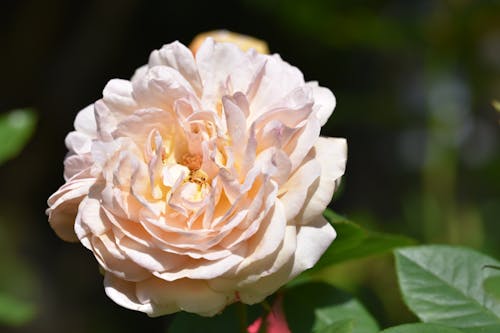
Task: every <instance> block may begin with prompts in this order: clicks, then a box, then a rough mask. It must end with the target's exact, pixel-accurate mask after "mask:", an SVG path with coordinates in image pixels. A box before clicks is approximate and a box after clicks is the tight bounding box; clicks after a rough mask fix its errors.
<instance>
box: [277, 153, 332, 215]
mask: <svg viewBox="0 0 500 333" xmlns="http://www.w3.org/2000/svg"><path fill="white" fill-rule="evenodd" d="M312 155H313V154H312V153H311V154H309V157H308V158H306V161H305V162H304V164H302V165H301V166H300V167H299V168H298V169H297V170H296V171H295V172H294V173H293V175H292V176H291V177H290V179H288V181H287V182H286V184H284V185H283V186H282V187H281V188H280V192H281V193H280V198H279V200H280V201H281V203H282V204H283V206H284V207H287V209H286V219H287V221H291V220H292V219H294V218H295V217H296V216H297V215H298V214H299V213H300V212H301V211H302V210H303V209H304V206H305V205H306V204H307V200H308V191H309V188H311V187H313V188H314V189H315V186H314V185H315V184H314V183H315V182H317V181H319V178H320V174H321V164H320V163H319V162H318V161H317V160H316V159H314V158H313V157H312ZM325 207H326V206H325Z"/></svg>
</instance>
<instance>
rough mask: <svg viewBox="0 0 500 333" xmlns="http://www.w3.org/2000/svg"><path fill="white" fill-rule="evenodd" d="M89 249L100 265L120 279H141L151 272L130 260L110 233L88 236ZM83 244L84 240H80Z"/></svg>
mask: <svg viewBox="0 0 500 333" xmlns="http://www.w3.org/2000/svg"><path fill="white" fill-rule="evenodd" d="M88 242H89V244H90V250H92V252H93V253H94V256H95V258H96V259H97V262H98V263H99V264H100V265H101V267H102V268H103V269H104V270H105V271H107V272H111V273H112V274H114V275H115V276H116V277H118V278H120V279H124V280H127V281H134V282H136V281H142V280H144V279H147V278H149V277H150V276H151V273H150V272H149V271H148V270H146V269H144V268H143V267H141V266H139V265H137V264H136V263H135V262H133V261H132V260H130V259H129V258H128V257H127V256H125V254H124V253H123V252H122V251H121V249H120V248H119V247H118V246H117V244H116V241H115V238H114V236H113V234H112V233H107V234H102V235H100V236H91V237H89V238H88ZM82 244H84V245H85V242H82Z"/></svg>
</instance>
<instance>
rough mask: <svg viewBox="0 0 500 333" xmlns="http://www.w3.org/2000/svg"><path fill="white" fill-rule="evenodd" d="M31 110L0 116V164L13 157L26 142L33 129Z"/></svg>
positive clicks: (34, 117)
mask: <svg viewBox="0 0 500 333" xmlns="http://www.w3.org/2000/svg"><path fill="white" fill-rule="evenodd" d="M35 123H36V115H35V113H34V112H33V111H32V110H29V109H19V110H14V111H10V112H8V113H5V114H2V115H0V142H1V143H2V144H1V145H0V163H3V162H5V161H6V160H8V159H11V158H13V157H15V156H16V155H17V154H18V153H19V152H20V151H21V149H22V148H23V147H24V145H25V144H26V143H27V142H28V140H29V138H30V137H31V134H32V133H33V130H34V129H35Z"/></svg>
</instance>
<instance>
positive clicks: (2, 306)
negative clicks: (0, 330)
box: [0, 293, 36, 326]
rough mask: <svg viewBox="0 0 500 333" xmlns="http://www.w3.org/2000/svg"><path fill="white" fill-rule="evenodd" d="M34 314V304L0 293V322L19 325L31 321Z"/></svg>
mask: <svg viewBox="0 0 500 333" xmlns="http://www.w3.org/2000/svg"><path fill="white" fill-rule="evenodd" d="M35 314H36V306H35V304H33V303H30V302H27V301H23V300H20V299H19V298H17V297H13V296H11V295H8V294H4V293H0V323H3V324H7V325H10V326H19V325H22V324H24V323H27V322H29V321H31V320H32V319H33V318H34V317H35Z"/></svg>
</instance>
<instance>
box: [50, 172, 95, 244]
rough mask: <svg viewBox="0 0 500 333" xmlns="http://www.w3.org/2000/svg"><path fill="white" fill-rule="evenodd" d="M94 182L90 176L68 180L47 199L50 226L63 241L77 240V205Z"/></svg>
mask: <svg viewBox="0 0 500 333" xmlns="http://www.w3.org/2000/svg"><path fill="white" fill-rule="evenodd" d="M94 182H95V180H94V179H92V178H86V179H76V180H72V181H69V182H68V183H66V184H64V185H63V186H61V188H59V190H58V191H57V192H56V193H54V194H53V195H52V196H51V197H50V198H49V200H48V205H49V208H48V209H47V214H48V215H49V223H50V226H51V227H52V229H54V231H55V232H56V234H57V235H58V236H59V237H61V238H62V239H64V240H65V241H68V242H75V241H77V240H78V238H77V236H76V234H75V231H74V224H75V218H76V215H77V212H78V206H79V205H80V202H81V201H82V199H83V198H84V197H85V196H86V195H87V194H88V191H89V188H90V186H92V184H94Z"/></svg>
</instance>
